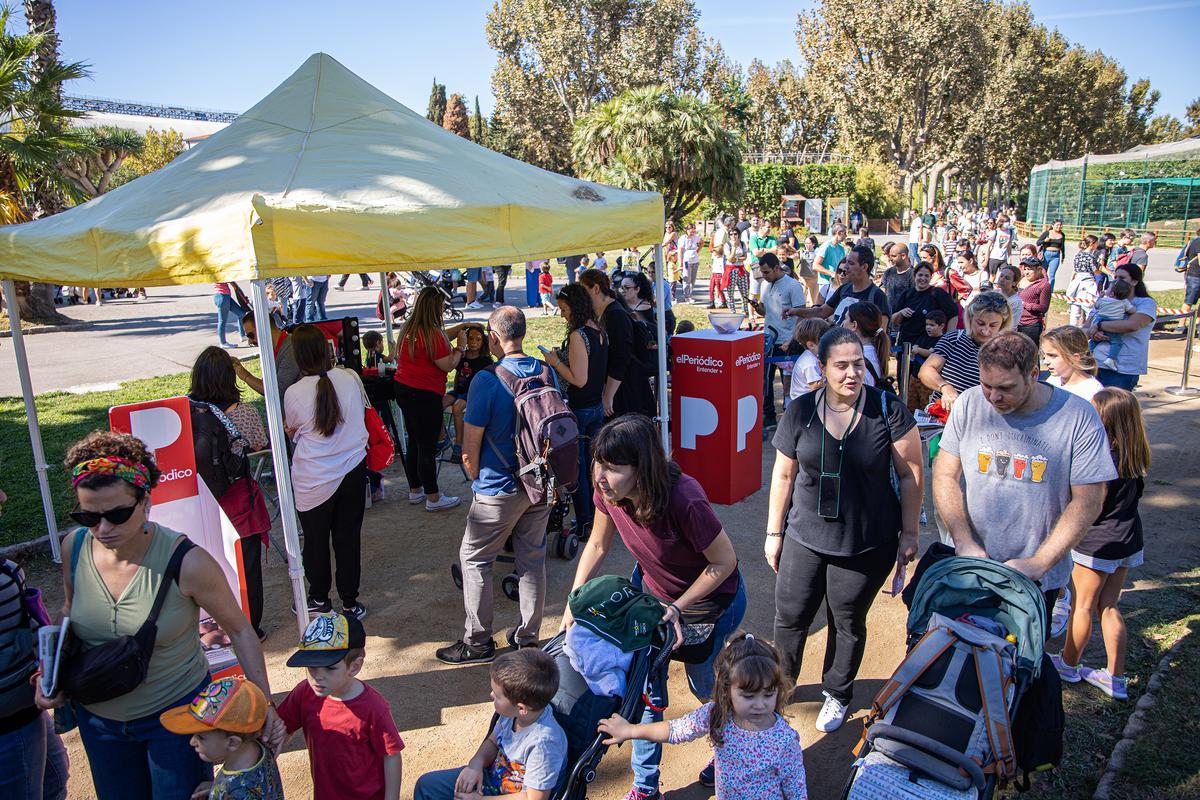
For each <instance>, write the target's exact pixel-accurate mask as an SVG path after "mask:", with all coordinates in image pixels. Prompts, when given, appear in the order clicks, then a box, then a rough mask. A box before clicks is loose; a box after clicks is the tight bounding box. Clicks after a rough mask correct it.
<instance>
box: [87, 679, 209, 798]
mask: <svg viewBox="0 0 1200 800" xmlns="http://www.w3.org/2000/svg"><path fill="white" fill-rule="evenodd" d="M210 680H211V678H209V677H207V676H206V677H205V678H204V680H203V681H201V682H200V685H199V686H197V687H196V688H194V689H192V690H191V691H189V692H188V693H186V694H185V695H183V696H182V697H180V698H178V699H177V700H176V701H175V702H172V703H166V704H165V705H164V706H163V708H162V709H161V711H165V710H166V709H168V708H174V707H175V706H182V705H187V704H189V703H191V702H192V698H194V697H195V696H196V695H197V694H199V693H200V692H201V691H202V690H203V689H204V687H205V686H208V683H209V681H210ZM74 708H75V714H76V716H77V717H78V719H79V738H80V739H82V740H83V749H84V750H85V751H86V752H87V757H88V763H89V764H90V765H91V767H92V785H93V786H94V787H95V789H96V798H97V800H188V798H190V797H191V796H192V791H193V790H194V789H195V788H196V785H197V784H199V783H201V782H203V781H208V780H212V765H211V764H208V763H207V762H205V761H202V760H201V759H200V756H199V755H198V754H197V753H196V751H195V750H194V749H192V746H191V745H190V744H188V741H189V740H190V739H191V737H190V736H188V735H185V734H178V733H171V732H170V731H168V730H167V729H166V728H164V727H163V726H162V724H161V723H160V722H159V721H158V715H159V713H160V711H156V712H154V713H153V714H148V715H146V716H144V717H139V718H137V719H133V720H130V721H128V722H122V721H120V720H115V719H108V718H106V717H99V716H96V715H95V714H92V713H91V712H89V711H88V710H87V709H86V708H84V707H83V706H82V705H81V704H79V703H75V704H74Z"/></svg>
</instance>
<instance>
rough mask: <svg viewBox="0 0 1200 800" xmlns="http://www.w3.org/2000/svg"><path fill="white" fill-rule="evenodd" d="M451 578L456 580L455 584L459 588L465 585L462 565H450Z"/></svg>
mask: <svg viewBox="0 0 1200 800" xmlns="http://www.w3.org/2000/svg"><path fill="white" fill-rule="evenodd" d="M450 579H451V580H452V581H454V585H455V586H457V587H458V588H459V589H461V588H462V587H463V579H462V567H460V566H459V565H458V564H451V565H450Z"/></svg>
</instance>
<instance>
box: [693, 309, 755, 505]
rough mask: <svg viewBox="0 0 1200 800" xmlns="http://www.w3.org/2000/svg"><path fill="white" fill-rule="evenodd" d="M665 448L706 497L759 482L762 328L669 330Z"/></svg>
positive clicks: (730, 494)
mask: <svg viewBox="0 0 1200 800" xmlns="http://www.w3.org/2000/svg"><path fill="white" fill-rule="evenodd" d="M671 350H672V353H673V358H674V363H673V364H672V366H671V420H672V425H671V446H672V452H671V456H672V458H674V459H675V461H676V462H677V463H678V464H679V466H680V467H681V468H682V469H683V471H684V472H686V473H687V474H689V475H691V476H692V477H694V478H695V479H696V480H698V481H699V482H700V485H701V486H703V487H704V491H705V493H707V494H708V499H709V500H711V501H712V502H714V503H736V502H738V501H739V500H741V499H742V498H744V497H746V496H748V495H751V494H753V493H754V492H756V491H758V489H759V488H760V487H761V486H762V396H763V335H762V333H759V332H752V331H740V332H737V333H733V334H718V333H716V332H715V331H697V332H695V333H685V334H680V335H678V336H673V337H671Z"/></svg>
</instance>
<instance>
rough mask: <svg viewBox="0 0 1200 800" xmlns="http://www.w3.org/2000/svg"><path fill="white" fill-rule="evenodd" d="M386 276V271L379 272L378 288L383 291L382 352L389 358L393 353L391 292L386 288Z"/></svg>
mask: <svg viewBox="0 0 1200 800" xmlns="http://www.w3.org/2000/svg"><path fill="white" fill-rule="evenodd" d="M387 276H388V274H387V273H386V272H381V273H379V290H380V291H381V292H383V331H384V334H383V342H384V352H385V353H387V354H388V357H389V358H391V357H392V356H393V355H395V353H393V352H392V293H391V291H389V290H388V282H387Z"/></svg>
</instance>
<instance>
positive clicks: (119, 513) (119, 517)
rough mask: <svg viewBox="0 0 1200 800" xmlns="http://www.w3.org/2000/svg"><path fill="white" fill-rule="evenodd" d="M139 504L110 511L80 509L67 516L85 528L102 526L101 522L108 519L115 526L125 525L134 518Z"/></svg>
mask: <svg viewBox="0 0 1200 800" xmlns="http://www.w3.org/2000/svg"><path fill="white" fill-rule="evenodd" d="M138 505H139V503H134V504H133V505H131V506H122V507H121V508H110V509H109V510H108V511H80V510H79V509H78V508H77V509H75V510H74V511H72V512H70V513H69V514H68V515H67V516H69V517H70V518H71V519H73V520H75V521H76V522H78V523H79V524H80V525H82V526H83V527H85V528H94V527H96V526H97V525H99V524H100V520H102V519H106V520H108V521H109V522H110V523H112V524H113V525H123V524H124V523H126V522H128V521H129V518H130V517H132V516H133V512H134V511H137V507H138Z"/></svg>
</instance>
